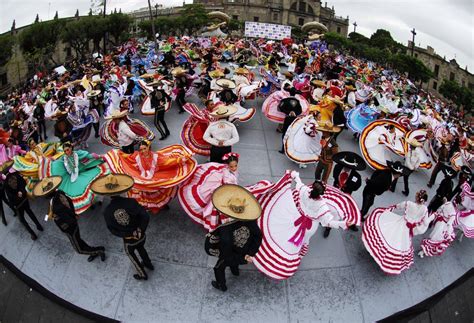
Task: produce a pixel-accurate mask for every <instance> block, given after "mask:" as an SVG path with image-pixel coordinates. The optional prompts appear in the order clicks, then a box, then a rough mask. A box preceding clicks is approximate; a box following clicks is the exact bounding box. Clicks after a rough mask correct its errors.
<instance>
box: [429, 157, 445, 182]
mask: <svg viewBox="0 0 474 323" xmlns="http://www.w3.org/2000/svg"><path fill="white" fill-rule="evenodd" d="M441 169H443V163H441V162H438V163H436V165H435V167H434V168H433V171H432V172H431V177H430V181H429V182H428V185H430V186H431V185H433V184H434V183H435V182H436V177H438V173H439V172H440V171H441Z"/></svg>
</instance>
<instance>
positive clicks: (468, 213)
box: [454, 181, 474, 239]
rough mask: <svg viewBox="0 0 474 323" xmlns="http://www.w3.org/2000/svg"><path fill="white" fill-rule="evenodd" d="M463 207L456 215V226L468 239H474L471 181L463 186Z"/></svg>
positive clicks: (473, 193) (473, 200)
mask: <svg viewBox="0 0 474 323" xmlns="http://www.w3.org/2000/svg"><path fill="white" fill-rule="evenodd" d="M460 196H461V205H460V206H459V207H460V208H462V209H461V210H459V212H458V213H457V214H456V221H455V222H454V226H455V227H457V228H459V229H460V230H462V231H463V233H464V235H465V236H466V237H468V238H471V239H472V238H474V192H473V191H472V190H471V185H470V184H469V181H466V182H464V183H463V184H462V185H461V194H460Z"/></svg>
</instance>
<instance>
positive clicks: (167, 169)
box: [104, 141, 197, 213]
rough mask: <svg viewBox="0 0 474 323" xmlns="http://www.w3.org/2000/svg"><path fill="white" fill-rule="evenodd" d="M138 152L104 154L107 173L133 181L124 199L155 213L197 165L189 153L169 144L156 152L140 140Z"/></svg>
mask: <svg viewBox="0 0 474 323" xmlns="http://www.w3.org/2000/svg"><path fill="white" fill-rule="evenodd" d="M139 147H140V150H139V151H136V152H134V153H133V154H131V155H129V154H125V153H123V152H122V151H120V150H118V149H114V150H111V151H109V152H108V153H107V154H105V155H104V159H105V161H106V162H107V163H108V165H109V168H110V170H111V171H112V172H113V173H117V174H127V175H130V176H132V177H133V178H134V184H133V187H132V189H131V190H130V191H128V196H129V197H131V198H134V199H136V200H137V201H138V203H140V204H141V205H143V206H144V207H145V208H146V209H148V210H150V211H152V212H153V213H158V212H159V211H160V209H162V208H164V207H166V206H167V204H168V203H169V202H170V201H171V200H172V199H173V198H174V197H175V196H176V193H177V191H178V185H179V184H181V183H183V182H184V181H186V180H187V179H188V178H189V177H190V176H191V175H192V174H193V173H194V171H195V169H196V166H197V162H196V161H195V160H194V159H193V158H192V152H191V151H189V150H188V149H187V148H185V147H183V146H181V145H172V146H169V147H165V148H162V149H160V150H158V151H156V152H154V151H151V149H150V148H151V143H150V142H149V141H143V142H141V143H140V146H139Z"/></svg>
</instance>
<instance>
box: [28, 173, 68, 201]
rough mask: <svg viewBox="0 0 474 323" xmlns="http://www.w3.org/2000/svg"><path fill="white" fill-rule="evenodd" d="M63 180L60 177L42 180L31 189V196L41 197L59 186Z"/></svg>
mask: <svg viewBox="0 0 474 323" xmlns="http://www.w3.org/2000/svg"><path fill="white" fill-rule="evenodd" d="M62 181H63V179H62V178H61V176H51V177H45V178H43V179H42V180H41V181H40V182H39V183H38V184H36V185H35V187H34V188H33V196H35V197H43V196H46V195H48V194H49V193H51V192H53V191H54V190H55V189H57V188H58V187H59V185H61V182H62Z"/></svg>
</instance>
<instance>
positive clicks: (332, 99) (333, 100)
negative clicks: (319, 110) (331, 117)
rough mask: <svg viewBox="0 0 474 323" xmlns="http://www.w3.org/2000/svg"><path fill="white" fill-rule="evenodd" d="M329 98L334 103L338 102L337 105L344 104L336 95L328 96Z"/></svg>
mask: <svg viewBox="0 0 474 323" xmlns="http://www.w3.org/2000/svg"><path fill="white" fill-rule="evenodd" d="M328 98H329V100H330V101H332V102H334V103H336V104H339V105H344V102H343V101H342V100H341V98H340V97H338V96H336V97H332V96H328Z"/></svg>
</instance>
